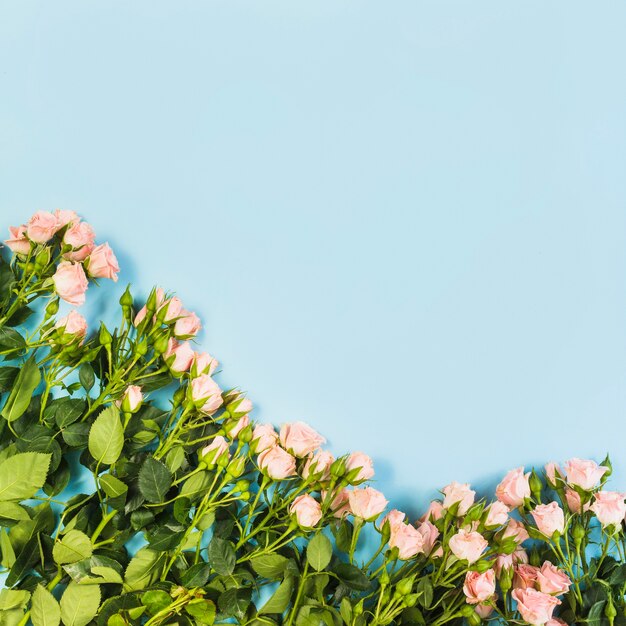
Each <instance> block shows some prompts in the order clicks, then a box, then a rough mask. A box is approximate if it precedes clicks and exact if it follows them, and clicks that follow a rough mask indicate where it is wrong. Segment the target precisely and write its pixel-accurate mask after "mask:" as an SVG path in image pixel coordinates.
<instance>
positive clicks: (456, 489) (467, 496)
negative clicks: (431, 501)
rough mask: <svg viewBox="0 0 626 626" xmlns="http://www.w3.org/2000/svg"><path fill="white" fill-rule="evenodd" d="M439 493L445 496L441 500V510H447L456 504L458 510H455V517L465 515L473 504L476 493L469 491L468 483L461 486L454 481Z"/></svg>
mask: <svg viewBox="0 0 626 626" xmlns="http://www.w3.org/2000/svg"><path fill="white" fill-rule="evenodd" d="M441 491H442V493H443V494H444V496H445V498H444V499H443V508H444V509H449V508H451V507H452V506H453V505H455V504H456V503H457V502H458V504H459V508H458V510H457V515H459V516H461V515H465V514H466V513H467V511H468V509H469V508H470V507H471V506H472V504H474V496H475V495H476V492H475V491H472V490H471V489H470V486H469V484H468V483H464V484H461V483H457V482H456V481H452V482H451V483H450V484H449V485H446V486H445V487H444V488H443V489H442V490H441Z"/></svg>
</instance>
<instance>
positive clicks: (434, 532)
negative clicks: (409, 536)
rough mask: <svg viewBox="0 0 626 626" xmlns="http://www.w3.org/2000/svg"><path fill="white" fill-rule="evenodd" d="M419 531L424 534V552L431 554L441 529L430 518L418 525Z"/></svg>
mask: <svg viewBox="0 0 626 626" xmlns="http://www.w3.org/2000/svg"><path fill="white" fill-rule="evenodd" d="M417 532H418V533H419V534H420V535H422V539H423V543H422V549H423V550H424V554H426V555H429V554H430V553H431V552H432V551H433V548H434V547H435V542H436V541H437V538H438V537H439V529H438V528H437V527H436V526H435V525H434V524H433V523H432V522H431V521H430V520H424V521H423V522H422V523H421V524H420V525H419V526H418V527H417Z"/></svg>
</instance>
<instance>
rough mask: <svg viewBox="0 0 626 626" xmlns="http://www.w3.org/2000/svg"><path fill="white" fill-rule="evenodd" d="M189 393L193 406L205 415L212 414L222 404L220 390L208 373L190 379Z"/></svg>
mask: <svg viewBox="0 0 626 626" xmlns="http://www.w3.org/2000/svg"><path fill="white" fill-rule="evenodd" d="M189 394H190V397H191V401H192V402H193V403H194V406H195V407H196V408H197V409H198V410H199V411H200V412H201V413H204V414H205V415H212V414H213V413H215V411H217V409H219V408H220V406H222V390H221V389H220V388H219V386H218V384H217V383H216V382H215V381H214V380H213V379H212V378H211V377H210V376H209V375H208V374H201V375H200V376H198V377H197V378H194V379H193V380H192V381H191V383H190V384H189Z"/></svg>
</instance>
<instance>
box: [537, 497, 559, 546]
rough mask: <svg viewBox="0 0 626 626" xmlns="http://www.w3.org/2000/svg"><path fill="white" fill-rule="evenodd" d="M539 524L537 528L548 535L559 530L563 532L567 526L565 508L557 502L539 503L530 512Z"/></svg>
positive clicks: (550, 535)
mask: <svg viewBox="0 0 626 626" xmlns="http://www.w3.org/2000/svg"><path fill="white" fill-rule="evenodd" d="M530 514H531V515H532V516H533V519H534V520H535V524H537V528H538V529H539V530H540V531H541V532H542V533H543V534H544V535H547V536H548V537H552V535H553V534H554V533H555V532H557V533H559V535H562V534H563V529H564V528H565V515H564V514H563V509H562V508H561V507H560V506H559V505H558V504H557V503H556V502H550V504H539V505H538V506H536V507H535V508H534V510H532V511H531V512H530Z"/></svg>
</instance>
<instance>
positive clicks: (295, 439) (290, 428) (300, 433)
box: [280, 422, 326, 458]
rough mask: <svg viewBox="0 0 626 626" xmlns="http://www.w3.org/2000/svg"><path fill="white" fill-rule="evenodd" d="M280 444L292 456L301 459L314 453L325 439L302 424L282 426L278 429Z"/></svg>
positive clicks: (295, 423)
mask: <svg viewBox="0 0 626 626" xmlns="http://www.w3.org/2000/svg"><path fill="white" fill-rule="evenodd" d="M280 443H281V444H282V446H283V447H284V448H285V450H288V451H289V452H291V453H292V454H293V455H295V456H297V457H299V458H302V457H305V456H307V455H309V454H311V452H315V450H317V449H318V448H319V447H320V446H321V445H322V444H323V443H326V439H324V437H322V436H321V435H320V434H318V433H317V432H315V431H314V430H313V429H312V428H311V427H310V426H309V425H308V424H305V423H304V422H294V423H292V424H284V425H283V426H282V428H281V429H280Z"/></svg>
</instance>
